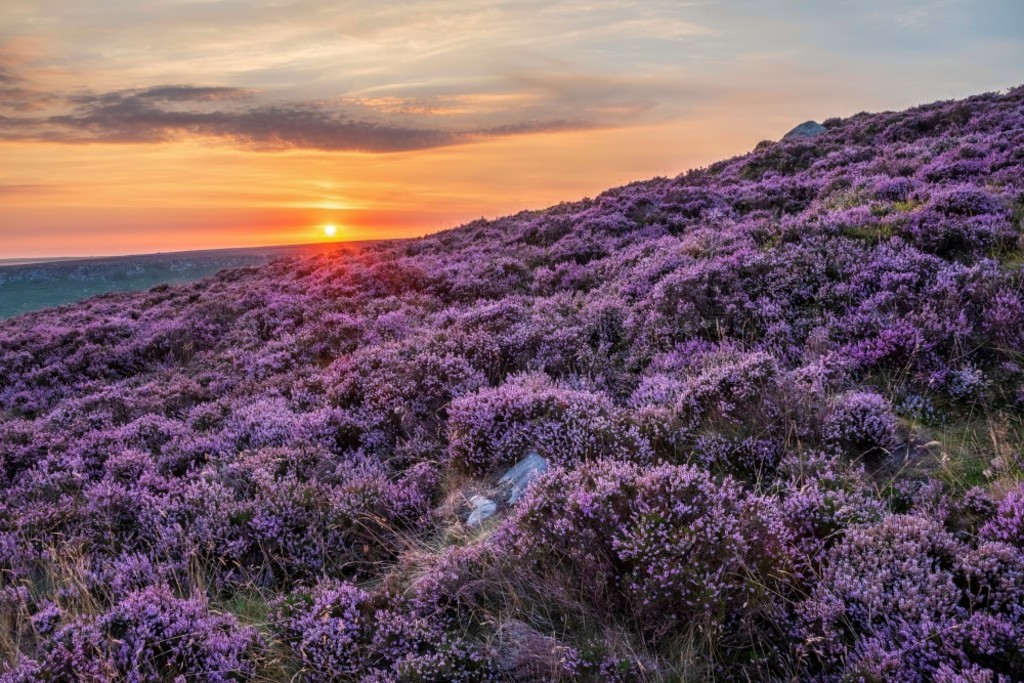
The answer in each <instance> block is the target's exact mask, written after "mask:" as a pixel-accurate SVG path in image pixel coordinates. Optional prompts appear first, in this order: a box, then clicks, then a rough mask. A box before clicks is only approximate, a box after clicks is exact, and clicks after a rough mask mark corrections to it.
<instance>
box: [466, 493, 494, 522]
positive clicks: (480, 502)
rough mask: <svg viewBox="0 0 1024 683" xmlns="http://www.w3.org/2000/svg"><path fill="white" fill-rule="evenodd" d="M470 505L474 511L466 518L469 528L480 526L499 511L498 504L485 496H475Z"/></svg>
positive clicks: (470, 500)
mask: <svg viewBox="0 0 1024 683" xmlns="http://www.w3.org/2000/svg"><path fill="white" fill-rule="evenodd" d="M469 504H470V505H472V506H473V511H472V512H470V513H469V517H467V518H466V524H467V525H468V526H480V525H481V524H483V523H484V522H485V521H486V520H487V519H489V518H490V517H493V516H494V513H496V512H497V511H498V504H497V503H495V502H494V501H493V500H491V499H490V498H486V497H484V496H473V497H472V498H470V499H469Z"/></svg>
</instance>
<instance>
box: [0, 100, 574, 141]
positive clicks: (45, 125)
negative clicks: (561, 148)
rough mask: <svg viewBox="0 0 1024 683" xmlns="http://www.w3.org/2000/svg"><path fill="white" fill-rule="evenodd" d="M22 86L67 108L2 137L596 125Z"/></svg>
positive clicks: (11, 119)
mask: <svg viewBox="0 0 1024 683" xmlns="http://www.w3.org/2000/svg"><path fill="white" fill-rule="evenodd" d="M24 93H25V94H24V97H23V99H24V104H23V105H22V106H20V107H18V109H20V110H32V109H37V108H41V107H43V106H44V104H45V105H49V104H50V103H52V102H55V101H56V102H60V103H61V104H62V105H63V108H64V109H65V111H63V112H61V113H55V114H51V115H49V116H0V139H7V140H45V141H49V142H65V143H86V142H107V143H124V144H131V143H153V142H166V141H170V140H175V139H180V138H185V137H201V138H215V139H220V140H222V141H226V142H228V143H230V144H234V145H237V146H240V147H246V148H253V149H263V150H282V149H316V150H325V151H358V152H401V151H409V150H417V149H426V148H432V147H443V146H448V145H455V144H460V143H465V142H470V141H473V140H477V139H480V138H486V137H496V136H507V135H522V134H527V133H536V132H546V131H556V130H571V129H578V128H584V127H590V126H591V125H592V124H590V123H588V122H586V121H573V120H567V119H555V120H520V121H512V122H509V123H502V124H500V125H493V126H475V127H473V126H468V127H462V128H443V127H438V126H426V125H420V126H415V125H403V124H401V123H397V122H394V121H389V120H388V117H381V116H380V115H374V113H373V112H372V111H370V110H369V109H366V108H363V107H360V106H359V105H355V104H349V105H339V104H331V103H321V102H293V103H284V104H261V103H259V102H258V101H257V98H256V94H255V93H253V92H252V91H249V90H245V89H240V88H227V87H208V86H189V85H161V86H154V87H150V88H144V89H138V90H123V91H114V92H108V93H99V94H96V93H87V94H76V95H71V96H65V97H60V96H57V95H52V94H44V93H38V92H34V91H29V90H25V91H24ZM392 118H401V117H392ZM404 118H409V117H404ZM418 118H421V119H426V118H430V117H429V116H419V117H418Z"/></svg>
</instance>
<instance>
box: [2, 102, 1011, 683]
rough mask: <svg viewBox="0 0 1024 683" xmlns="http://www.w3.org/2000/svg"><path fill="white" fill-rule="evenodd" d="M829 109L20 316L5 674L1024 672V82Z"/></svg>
mask: <svg viewBox="0 0 1024 683" xmlns="http://www.w3.org/2000/svg"><path fill="white" fill-rule="evenodd" d="M824 125H825V126H826V128H828V132H827V133H825V134H823V135H819V136H816V137H814V138H809V139H801V138H797V139H792V140H786V141H783V142H778V143H762V144H760V145H758V147H757V149H755V150H754V151H753V152H751V153H750V154H748V155H744V156H741V157H737V158H734V159H730V160H727V161H723V162H720V163H718V164H714V165H712V166H711V167H709V168H706V169H701V170H697V171H692V172H689V173H687V174H684V175H682V176H679V177H677V178H673V179H654V180H649V181H643V182H638V183H634V184H631V185H628V186H625V187H621V188H617V189H614V190H609V191H608V192H605V193H603V194H602V195H600V196H598V197H596V198H594V199H588V200H584V201H581V202H576V203H567V204H562V205H559V206H556V207H552V208H550V209H548V210H545V211H539V212H524V213H521V214H518V215H515V216H510V217H507V218H503V219H499V220H496V221H478V222H475V223H471V224H469V225H465V226H462V227H459V228H456V229H453V230H449V231H446V232H443V233H439V234H437V235H433V236H430V237H427V238H423V239H421V240H415V241H411V242H406V243H399V244H381V245H373V246H370V247H367V248H365V249H362V250H360V251H357V252H352V253H349V254H338V255H329V256H316V257H310V258H301V259H287V260H282V261H278V262H275V263H273V264H271V265H268V266H264V267H261V268H250V269H245V270H236V271H227V272H224V273H221V274H219V275H217V276H216V277H214V278H211V279H209V280H205V281H202V282H197V283H193V284H190V285H184V286H178V287H158V288H156V289H153V290H150V291H148V292H143V293H135V294H117V295H108V296H104V297H99V298H96V299H92V300H90V301H87V302H84V303H81V304H77V305H75V306H71V307H67V308H64V309H60V310H56V311H46V312H41V313H36V314H31V315H26V316H22V317H20V318H16V319H13V320H10V321H6V322H3V323H0V488H2V490H3V495H0V605H2V609H0V656H2V658H3V660H2V661H3V663H0V672H4V671H5V672H6V673H0V677H2V678H0V680H8V679H9V680H11V681H15V680H67V679H68V678H70V677H73V676H77V677H79V678H80V679H85V680H107V679H110V678H113V679H128V680H147V681H148V680H154V681H155V680H173V679H174V677H175V676H177V675H181V676H184V677H185V678H186V679H189V680H191V679H202V680H288V679H290V678H291V677H292V676H295V675H298V676H299V677H300V678H302V679H304V680H311V681H335V680H337V681H367V682H370V681H454V680H465V681H490V680H537V681H546V680H565V681H605V680H621V681H634V680H642V681H648V680H649V681H662V680H664V681H668V680H703V679H724V678H735V679H741V680H751V679H753V680H783V679H785V680H791V679H793V678H794V677H796V678H798V679H800V680H822V681H838V680H855V679H863V680H900V681H917V680H938V681H960V680H970V681H996V680H1015V679H1019V678H1021V677H1024V645H1022V643H1024V610H1022V608H1021V605H1022V604H1024V571H1022V570H1021V567H1022V566H1024V521H1022V520H1024V489H1022V488H1021V484H1020V481H1021V478H1022V460H1021V449H1022V443H1024V424H1022V419H1021V414H1022V408H1024V365H1022V363H1024V291H1022V290H1024V276H1022V272H1021V266H1022V263H1024V251H1022V249H1024V242H1022V230H1024V227H1022V220H1024V89H1021V88H1018V89H1015V90H1012V91H1010V92H1009V93H1007V94H990V95H983V96H979V97H974V98H970V99H968V100H964V101H958V102H942V103H936V104H932V105H927V106H923V107H918V108H915V109H911V110H908V111H905V112H894V113H881V114H859V115H856V116H854V117H851V118H849V119H841V120H840V119H834V120H830V121H825V122H824ZM530 449H535V450H536V451H537V452H538V453H539V454H540V455H542V456H543V457H545V458H547V459H548V460H549V461H550V462H551V463H552V465H553V467H552V470H551V471H550V472H549V473H547V474H546V475H545V476H544V477H542V478H541V479H540V480H538V481H537V482H536V483H535V484H534V485H533V486H532V487H531V489H530V490H529V492H528V493H527V495H526V496H525V498H524V500H522V501H520V502H518V503H517V504H516V505H513V506H509V507H508V508H507V509H503V510H502V511H501V512H500V514H498V515H497V516H495V517H494V518H492V519H491V520H489V521H488V523H487V524H486V525H485V526H484V527H483V528H469V527H467V526H466V525H465V524H464V523H463V520H464V518H465V513H466V511H467V508H466V501H467V499H468V497H469V496H470V495H472V494H473V493H474V492H476V491H478V490H483V489H484V488H486V486H487V485H488V483H489V482H492V481H493V479H494V477H495V476H497V475H498V474H500V473H501V472H502V471H503V470H504V469H505V468H507V467H508V466H510V465H512V464H513V463H515V462H516V461H517V460H519V459H520V458H521V457H522V456H523V455H524V454H525V453H526V452H527V451H528V450H530ZM1000 677H1002V678H1000Z"/></svg>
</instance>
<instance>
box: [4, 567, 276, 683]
mask: <svg viewBox="0 0 1024 683" xmlns="http://www.w3.org/2000/svg"><path fill="white" fill-rule="evenodd" d="M42 618H43V617H42V614H40V615H39V618H38V619H37V620H36V623H37V628H39V629H40V630H41V631H42V632H43V633H44V634H51V635H50V638H48V639H47V640H46V641H44V642H43V644H42V647H41V650H40V652H39V653H38V657H37V658H36V660H35V661H32V660H26V661H22V662H21V663H20V664H19V666H18V667H17V668H16V669H15V670H14V671H13V672H12V673H11V677H12V678H11V680H19V679H21V680H40V681H66V680H131V681H140V682H145V681H152V682H153V683H157V682H159V681H165V680H170V679H176V678H178V677H180V678H181V679H183V680H184V679H200V680H205V681H212V682H218V681H219V682H223V683H228V682H229V681H244V680H251V679H252V677H253V675H254V673H255V666H256V657H257V653H258V650H259V647H260V640H259V638H258V636H257V635H256V633H255V631H254V630H253V629H251V628H244V627H241V626H239V625H238V622H237V621H236V620H235V619H234V617H231V616H227V615H219V614H214V613H211V612H210V611H209V610H208V608H207V606H206V605H205V604H204V603H203V601H201V600H198V599H195V598H193V599H187V600H182V599H180V598H176V597H174V596H173V595H172V594H171V593H170V592H169V591H168V590H167V589H166V588H160V587H151V588H147V589H144V590H141V591H138V592H135V593H131V594H129V595H128V596H126V597H125V598H124V599H123V600H121V601H119V602H117V603H116V604H115V605H113V606H111V607H110V609H108V610H106V611H105V612H103V613H102V614H100V615H98V616H97V617H96V618H95V619H92V620H89V619H84V618H76V617H74V616H73V615H72V616H69V617H64V616H63V615H62V616H61V617H57V616H56V614H55V613H50V614H47V615H46V619H47V620H48V621H49V622H51V623H49V624H47V625H43V623H42ZM54 622H55V623H54Z"/></svg>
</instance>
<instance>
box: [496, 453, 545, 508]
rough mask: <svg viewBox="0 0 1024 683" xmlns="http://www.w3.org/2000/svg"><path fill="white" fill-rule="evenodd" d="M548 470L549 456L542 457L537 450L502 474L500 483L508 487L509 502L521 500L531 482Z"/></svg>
mask: <svg viewBox="0 0 1024 683" xmlns="http://www.w3.org/2000/svg"><path fill="white" fill-rule="evenodd" d="M547 471H548V460H547V458H544V457H541V456H540V455H539V454H538V453H537V451H530V452H529V453H527V455H526V457H525V458H523V459H522V460H520V461H519V462H517V463H516V464H515V465H513V466H512V467H511V468H509V470H508V471H507V472H505V474H503V475H501V479H499V480H498V485H499V486H502V487H505V488H507V489H508V491H509V494H508V503H509V505H511V504H512V503H515V502H516V501H517V500H519V499H520V498H521V497H522V495H523V493H525V492H526V487H527V486H529V485H530V482H531V481H533V480H534V479H536V478H537V477H539V476H540V475H542V474H544V473H545V472H547Z"/></svg>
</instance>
